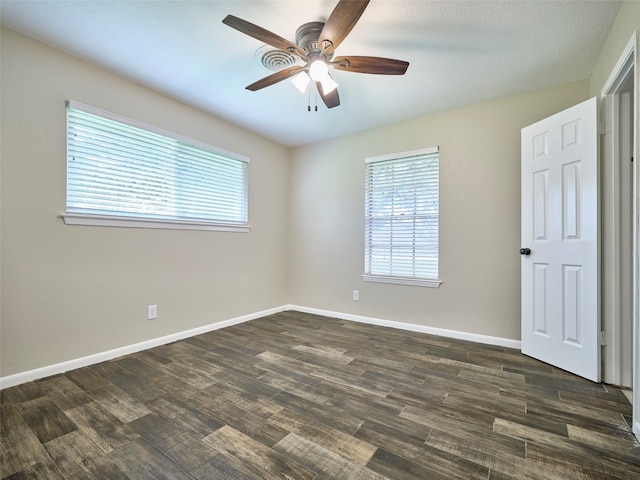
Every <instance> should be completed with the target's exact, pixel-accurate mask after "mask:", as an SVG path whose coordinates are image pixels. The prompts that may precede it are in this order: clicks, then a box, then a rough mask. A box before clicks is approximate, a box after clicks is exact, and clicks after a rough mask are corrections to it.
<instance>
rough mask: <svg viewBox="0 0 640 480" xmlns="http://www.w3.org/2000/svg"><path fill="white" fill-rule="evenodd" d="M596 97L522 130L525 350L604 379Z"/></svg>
mask: <svg viewBox="0 0 640 480" xmlns="http://www.w3.org/2000/svg"><path fill="white" fill-rule="evenodd" d="M597 148H598V131H597V103H596V98H595V97H594V98H592V99H590V100H587V101H585V102H583V103H581V104H579V105H576V106H574V107H571V108H569V109H568V110H564V111H563V112H560V113H557V114H555V115H553V116H551V117H549V118H546V119H544V120H541V121H539V122H537V123H535V124H533V125H530V126H528V127H526V128H523V129H522V159H521V161H522V248H521V249H520V254H521V256H522V259H521V262H522V353H524V354H526V355H529V356H531V357H534V358H537V359H539V360H542V361H543V362H546V363H549V364H551V365H554V366H556V367H559V368H561V369H563V370H567V371H569V372H572V373H575V374H577V375H580V376H582V377H585V378H587V379H589V380H593V381H595V382H599V381H600V370H601V369H600V341H599V339H600V335H599V332H600V315H599V308H600V306H599V305H600V301H599V286H598V275H599V265H598V262H599V258H598V252H599V250H598V249H599V245H598V154H597Z"/></svg>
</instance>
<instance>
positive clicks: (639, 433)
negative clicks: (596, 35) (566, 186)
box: [600, 31, 640, 440]
mask: <svg viewBox="0 0 640 480" xmlns="http://www.w3.org/2000/svg"><path fill="white" fill-rule="evenodd" d="M637 48H638V35H637V31H634V32H633V34H632V36H631V38H630V39H629V42H628V43H627V45H626V47H625V49H624V50H623V52H622V55H621V56H620V58H619V59H618V62H617V63H616V65H615V67H614V68H613V70H612V72H611V74H610V75H609V78H608V80H607V82H606V83H605V85H604V87H603V89H602V92H601V94H600V100H601V104H602V105H603V106H604V108H607V107H606V104H607V102H608V101H607V100H606V97H607V96H610V95H615V94H617V93H619V92H620V90H621V87H622V85H623V83H624V82H625V81H626V80H627V78H628V76H629V75H630V72H631V71H632V70H633V91H634V99H633V116H632V117H633V121H632V132H631V136H632V140H633V147H632V154H633V157H634V162H633V167H632V168H633V171H632V175H633V187H632V195H633V198H632V218H633V220H632V226H631V228H632V232H633V239H632V246H631V255H632V265H633V268H632V331H633V359H632V370H633V373H632V383H633V397H632V404H633V417H632V418H633V425H632V428H633V432H634V434H635V435H636V437H638V439H639V440H640V350H639V349H640V289H639V287H640V264H639V261H640V230H639V228H640V220H639V215H640V198H639V197H640V191H639V188H638V187H639V186H640V168H638V162H639V161H640V159H639V158H638V104H639V103H640V98H638V97H640V95H639V92H638V85H639V82H638V78H639V75H640V72H639V71H638V70H639V68H638V64H637ZM614 103H615V102H614ZM614 108H615V105H614ZM605 128H606V129H607V130H608V129H609V128H611V129H612V132H611V133H612V138H613V139H614V140H613V142H609V143H608V148H606V149H605V151H604V152H603V154H604V155H605V158H604V159H603V160H604V162H603V169H604V168H606V169H607V171H606V172H603V174H604V175H607V176H608V177H609V178H610V179H611V182H612V183H611V185H610V186H614V187H615V186H617V185H619V181H620V179H619V169H618V163H617V162H615V161H613V160H615V159H617V158H616V157H615V153H616V152H615V149H616V148H617V142H618V139H619V136H620V133H619V131H617V130H616V129H617V128H618V127H617V122H615V121H614V122H612V124H611V125H606V127H605ZM603 133H604V132H603ZM607 133H609V132H607ZM612 156H613V158H612ZM617 207H618V205H616V203H615V201H614V202H613V205H610V208H609V212H610V214H611V213H612V214H613V215H612V217H613V218H612V222H611V223H609V225H611V227H612V234H613V238H614V240H615V239H616V238H617V237H618V233H619V231H620V230H619V223H617V222H618V220H617V218H616V214H617V212H615V211H614V210H613V209H614V208H617ZM613 243H616V242H613ZM607 255H608V256H609V258H612V259H614V262H613V271H612V274H611V277H610V278H611V279H615V280H613V285H612V291H611V293H612V294H613V297H614V299H615V297H616V295H619V293H618V290H619V284H618V283H617V282H618V280H617V278H618V276H617V274H618V273H619V266H617V265H616V262H615V258H616V255H619V251H615V248H614V251H613V252H607ZM603 293H604V292H603ZM604 303H605V302H603V304H604ZM613 303H615V302H613ZM605 308H606V306H605ZM603 313H604V315H603V321H604V328H605V331H606V343H607V345H606V347H607V348H606V353H605V356H604V357H603V359H604V368H603V373H604V379H605V381H607V382H609V383H616V379H617V380H618V381H619V379H620V372H621V368H622V366H621V360H620V344H621V342H620V335H622V334H623V332H621V328H620V327H621V326H620V324H619V320H620V317H619V316H618V317H617V319H616V315H615V306H611V311H610V312H603Z"/></svg>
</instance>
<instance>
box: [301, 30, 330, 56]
mask: <svg viewBox="0 0 640 480" xmlns="http://www.w3.org/2000/svg"><path fill="white" fill-rule="evenodd" d="M322 27H324V23H323V22H309V23H305V24H304V25H301V26H300V27H299V28H298V30H296V45H298V46H299V47H300V48H303V49H304V51H305V52H307V55H309V54H310V53H311V52H318V53H319V52H320V50H321V48H320V46H318V39H319V38H320V33H321V32H322ZM323 57H324V58H325V59H326V60H331V58H332V57H333V53H331V54H329V55H323Z"/></svg>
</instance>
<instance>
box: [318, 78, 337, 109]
mask: <svg viewBox="0 0 640 480" xmlns="http://www.w3.org/2000/svg"><path fill="white" fill-rule="evenodd" d="M316 86H317V87H318V93H319V94H320V97H321V98H322V101H323V102H324V104H325V105H326V106H327V108H333V107H337V106H338V105H340V95H338V89H337V88H335V89H333V90H331V91H330V92H329V93H327V94H325V93H324V90H322V84H321V83H320V82H316Z"/></svg>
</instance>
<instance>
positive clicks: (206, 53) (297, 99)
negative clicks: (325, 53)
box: [0, 0, 620, 146]
mask: <svg viewBox="0 0 640 480" xmlns="http://www.w3.org/2000/svg"><path fill="white" fill-rule="evenodd" d="M336 3H337V0H309V1H305V0H298V1H285V0H270V1H266V0H262V1H242V0H233V1H218V0H215V1H188V0H186V1H185V0H182V1H132V0H129V1H91V0H87V1H64V0H58V1H27V0H24V1H14V0H0V9H1V10H0V14H1V17H0V20H1V23H2V25H4V26H5V27H8V28H10V29H13V30H15V31H17V32H20V33H23V34H25V35H27V36H29V37H32V38H34V39H36V40H39V41H42V42H44V43H47V44H49V45H52V46H54V47H56V48H58V49H60V50H63V51H65V52H68V53H70V54H72V55H75V56H78V57H80V58H83V59H86V60H88V61H90V62H92V63H94V64H97V65H100V66H102V67H104V68H106V69H108V70H111V71H113V72H116V73H118V74H121V75H122V76H124V77H127V78H130V79H132V80H134V81H136V82H138V83H140V84H143V85H146V86H148V87H150V88H152V89H154V90H157V91H159V92H162V93H163V94H165V95H168V96H170V97H173V98H176V99H178V100H180V101H182V102H184V103H187V104H189V105H193V106H195V107H198V108H200V109H202V110H204V111H206V112H209V113H211V114H212V115H215V116H217V117H220V118H223V119H226V120H228V121H229V122H231V123H234V124H236V125H239V126H242V127H244V128H246V129H248V130H251V131H254V132H256V133H258V134H260V135H263V136H265V137H268V138H271V139H273V140H274V141H276V142H279V143H281V144H283V145H287V146H298V145H304V144H308V143H311V142H315V141H320V140H324V139H327V138H332V137H337V136H341V135H346V134H349V133H353V132H357V131H361V130H367V129H370V128H375V127H379V126H382V125H386V124H390V123H396V122H399V121H402V120H407V119H410V118H415V117H420V116H423V115H426V114H430V113H434V112H438V111H444V110H450V109H453V108H458V107H462V106H466V105H471V104H476V103H480V102H484V101H489V100H493V99H496V98H502V97H506V96H510V95H515V94H519V93H524V92H528V91H532V90H536V89H540V88H545V87H549V86H553V85H558V84H562V83H567V82H571V81H575V80H582V79H585V78H587V77H589V75H590V73H591V70H592V68H593V66H594V64H595V61H596V59H597V56H598V54H599V52H600V50H601V48H602V45H603V43H604V41H605V39H606V37H607V34H608V32H609V29H610V28H611V24H612V23H613V20H614V18H615V15H616V13H617V11H618V9H619V6H620V2H618V1H580V0H578V1H562V0H557V1H479V0H476V1H428V0H416V1H411V0H371V2H370V3H369V6H368V7H367V9H366V10H365V12H364V14H363V15H362V17H361V18H360V20H359V22H358V23H357V24H356V26H355V27H354V29H353V30H352V31H351V33H350V34H349V36H348V37H347V38H346V40H344V42H343V43H342V44H341V45H340V46H339V47H338V48H337V49H336V56H344V55H370V56H379V57H389V58H397V59H400V60H406V61H408V62H409V63H410V65H409V69H408V70H407V73H406V74H405V75H404V76H381V75H366V74H357V73H350V72H343V71H334V72H333V73H332V75H333V77H334V78H335V80H336V81H337V82H338V84H339V94H340V99H341V105H340V106H338V107H336V108H333V109H331V110H328V109H327V108H326V107H325V106H324V104H322V101H321V100H320V99H318V100H319V106H318V111H317V112H315V111H313V110H312V111H311V112H308V111H307V104H308V95H303V94H301V93H299V92H298V91H297V90H296V89H295V87H294V86H293V85H292V84H291V83H290V82H289V81H284V82H281V83H279V84H276V85H273V86H271V87H267V88H265V89H262V90H259V91H257V92H250V91H248V90H245V88H244V87H245V86H247V85H248V84H250V83H253V82H254V81H255V80H258V79H260V78H262V77H265V76H267V75H269V74H270V73H272V72H271V71H269V70H267V69H266V68H264V67H263V66H261V65H259V64H258V62H256V60H255V58H254V57H255V52H256V50H257V49H258V47H260V46H261V43H260V42H259V41H257V40H255V39H253V38H251V37H248V36H246V35H244V34H242V33H240V32H238V31H236V30H234V29H232V28H230V27H228V26H226V25H224V24H223V23H222V19H223V18H224V17H225V16H226V15H227V14H232V15H235V16H237V17H240V18H242V19H244V20H248V21H249V22H252V23H255V24H257V25H260V26H262V27H264V28H266V29H268V30H270V31H272V32H274V33H276V34H278V35H280V36H282V37H285V38H287V39H289V40H291V41H293V42H295V31H296V29H297V28H298V27H299V26H300V25H302V24H303V23H306V22H310V21H324V20H326V18H327V17H328V15H329V14H330V13H331V11H332V10H333V8H334V6H335V5H336ZM315 102H316V99H315V96H312V98H311V104H312V106H313V105H314V104H315Z"/></svg>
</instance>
